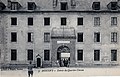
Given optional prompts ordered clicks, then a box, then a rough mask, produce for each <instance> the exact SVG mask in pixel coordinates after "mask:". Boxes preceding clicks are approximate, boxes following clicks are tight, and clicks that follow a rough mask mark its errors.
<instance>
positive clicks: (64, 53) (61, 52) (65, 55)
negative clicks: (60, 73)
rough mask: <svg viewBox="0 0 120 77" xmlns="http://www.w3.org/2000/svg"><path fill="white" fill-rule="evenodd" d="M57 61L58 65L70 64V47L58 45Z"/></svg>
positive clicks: (66, 65)
mask: <svg viewBox="0 0 120 77" xmlns="http://www.w3.org/2000/svg"><path fill="white" fill-rule="evenodd" d="M57 61H58V64H59V66H61V67H68V66H69V64H70V49H69V48H68V47H67V46H64V45H62V46H60V47H59V48H58V49H57Z"/></svg>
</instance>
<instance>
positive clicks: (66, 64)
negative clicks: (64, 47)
mask: <svg viewBox="0 0 120 77" xmlns="http://www.w3.org/2000/svg"><path fill="white" fill-rule="evenodd" d="M59 64H60V66H61V67H69V64H70V61H69V59H68V58H66V59H61V60H60V61H59Z"/></svg>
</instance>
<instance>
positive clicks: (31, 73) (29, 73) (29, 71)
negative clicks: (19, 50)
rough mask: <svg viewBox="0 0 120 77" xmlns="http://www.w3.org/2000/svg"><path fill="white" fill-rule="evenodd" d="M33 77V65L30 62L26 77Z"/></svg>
mask: <svg viewBox="0 0 120 77" xmlns="http://www.w3.org/2000/svg"><path fill="white" fill-rule="evenodd" d="M30 76H31V77H33V65H32V62H31V61H30V63H29V65H28V77H30Z"/></svg>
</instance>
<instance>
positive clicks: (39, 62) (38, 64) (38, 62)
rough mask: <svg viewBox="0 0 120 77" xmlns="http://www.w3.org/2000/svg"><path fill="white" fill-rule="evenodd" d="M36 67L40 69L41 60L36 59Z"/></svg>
mask: <svg viewBox="0 0 120 77" xmlns="http://www.w3.org/2000/svg"><path fill="white" fill-rule="evenodd" d="M37 67H41V59H40V58H37Z"/></svg>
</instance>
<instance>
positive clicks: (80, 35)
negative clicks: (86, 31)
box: [77, 33, 83, 42]
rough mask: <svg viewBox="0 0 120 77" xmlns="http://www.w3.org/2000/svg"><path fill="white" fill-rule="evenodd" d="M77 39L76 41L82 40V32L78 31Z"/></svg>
mask: <svg viewBox="0 0 120 77" xmlns="http://www.w3.org/2000/svg"><path fill="white" fill-rule="evenodd" d="M77 41H78V42H83V33H78V34H77Z"/></svg>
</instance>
